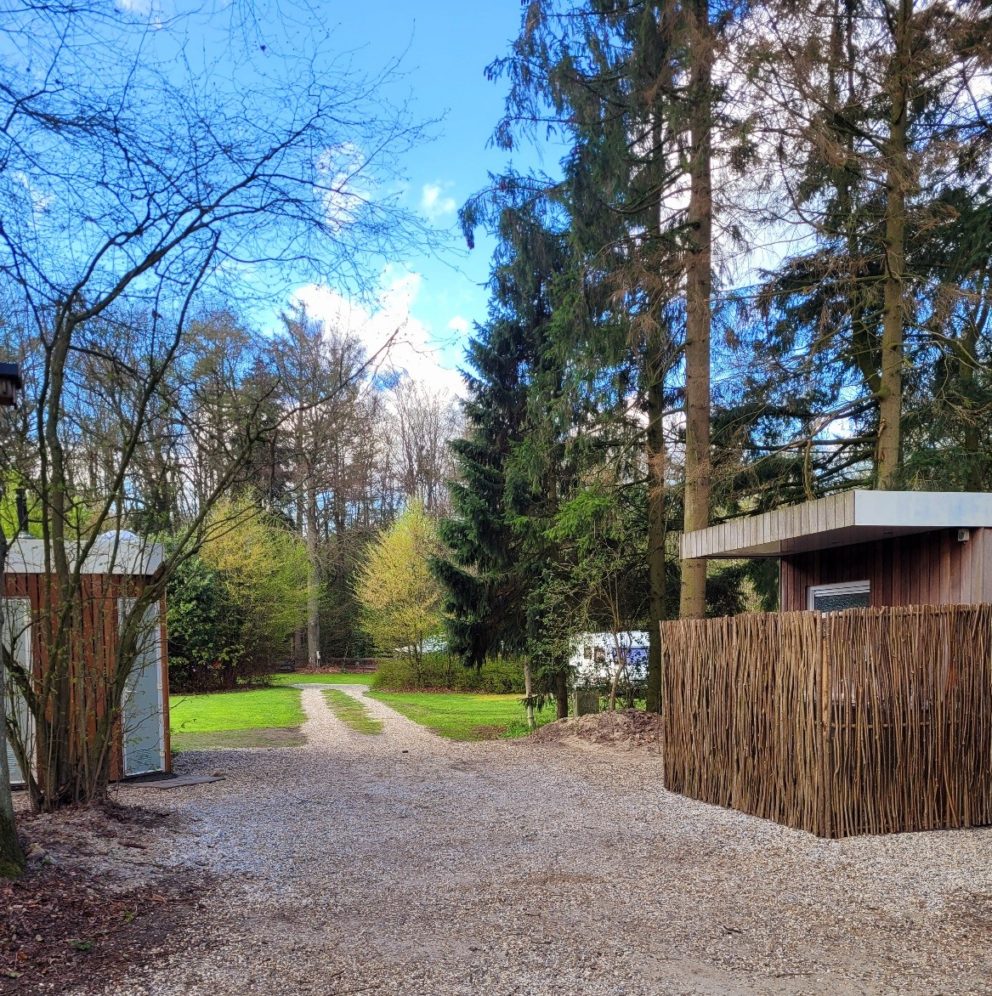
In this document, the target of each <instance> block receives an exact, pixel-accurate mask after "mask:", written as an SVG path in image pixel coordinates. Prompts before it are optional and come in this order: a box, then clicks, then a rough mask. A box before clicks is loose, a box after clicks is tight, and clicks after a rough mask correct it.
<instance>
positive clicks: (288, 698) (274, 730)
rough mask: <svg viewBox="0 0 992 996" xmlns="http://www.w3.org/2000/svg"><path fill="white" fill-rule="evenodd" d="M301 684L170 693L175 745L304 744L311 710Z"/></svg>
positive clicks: (191, 747)
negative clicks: (306, 706)
mask: <svg viewBox="0 0 992 996" xmlns="http://www.w3.org/2000/svg"><path fill="white" fill-rule="evenodd" d="M301 697H302V692H300V690H299V689H298V688H258V689H251V690H249V691H243V692H215V693H213V694H210V695H170V696H169V719H170V726H171V731H172V748H173V750H176V751H184V750H210V749H211V748H214V747H278V746H299V745H300V744H302V743H304V737H303V735H302V734H301V733H300V730H299V727H300V726H301V725H302V723H303V721H304V719H305V716H304V714H303V706H302V705H301V703H300V699H301Z"/></svg>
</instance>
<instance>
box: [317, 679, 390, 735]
mask: <svg viewBox="0 0 992 996" xmlns="http://www.w3.org/2000/svg"><path fill="white" fill-rule="evenodd" d="M324 700H325V701H326V702H327V704H328V706H330V708H331V711H332V712H333V713H334V715H335V716H337V717H338V719H340V720H341V722H342V723H344V725H345V726H347V727H350V728H351V729H352V730H355V731H356V732H357V733H382V723H381V722H380V721H379V720H378V719H375V718H374V717H372V716H370V715H369V711H368V709H366V708H365V706H363V705H362V703H361V702H359V701H358V699H356V698H354V697H353V696H351V695H349V694H348V693H347V692H339V691H338V690H337V689H336V688H328V689H326V690H325V691H324Z"/></svg>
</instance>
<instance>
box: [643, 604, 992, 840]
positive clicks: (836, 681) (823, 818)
mask: <svg viewBox="0 0 992 996" xmlns="http://www.w3.org/2000/svg"><path fill="white" fill-rule="evenodd" d="M662 647H663V659H664V669H665V671H664V684H665V708H664V731H665V733H664V736H665V778H666V784H667V785H668V787H669V788H670V789H672V790H673V791H676V792H680V793H682V794H684V795H689V796H692V797H693V798H696V799H701V800H703V801H706V802H712V803H716V804H717V805H721V806H730V807H732V808H734V809H739V810H741V811H743V812H746V813H751V814H752V815H755V816H761V817H764V818H766V819H771V820H775V821H777V822H779V823H783V824H785V825H787V826H790V827H795V828H797V829H803V830H808V831H811V832H813V833H817V834H820V835H821V836H830V837H841V836H847V835H850V834H863V833H891V832H896V831H902V830H928V829H936V828H941V827H964V826H978V825H988V824H992V606H990V605H969V606H909V607H900V608H882V609H852V610H849V611H847V612H838V613H831V614H829V615H820V614H819V613H816V612H788V613H781V614H777V615H748V616H736V617H728V618H723V619H709V620H678V621H674V622H666V623H663V624H662Z"/></svg>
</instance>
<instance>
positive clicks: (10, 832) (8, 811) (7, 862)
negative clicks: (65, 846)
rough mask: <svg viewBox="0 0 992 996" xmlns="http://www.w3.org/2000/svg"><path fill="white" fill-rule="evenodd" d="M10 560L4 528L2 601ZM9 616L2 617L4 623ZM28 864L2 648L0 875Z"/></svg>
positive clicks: (1, 538) (0, 570) (0, 548)
mask: <svg viewBox="0 0 992 996" xmlns="http://www.w3.org/2000/svg"><path fill="white" fill-rule="evenodd" d="M6 564H7V537H6V536H5V535H4V534H3V532H0V604H3V601H2V600H3V587H4V582H3V572H4V567H5V566H6ZM5 622H6V620H0V626H4V624H5ZM23 868H24V854H23V852H22V851H21V845H20V842H19V841H18V839H17V826H16V824H15V823H14V801H13V799H11V797H10V769H9V766H8V764H7V669H6V662H5V657H4V653H3V650H2V649H0V878H13V877H14V876H15V875H19V874H20V873H21V871H22V870H23Z"/></svg>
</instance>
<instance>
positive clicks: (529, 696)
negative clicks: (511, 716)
mask: <svg viewBox="0 0 992 996" xmlns="http://www.w3.org/2000/svg"><path fill="white" fill-rule="evenodd" d="M524 696H525V698H526V703H527V729H528V730H533V729H534V727H535V726H536V725H537V723H536V722H535V720H534V686H533V683H532V681H531V674H530V658H529V657H525V658H524Z"/></svg>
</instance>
